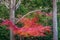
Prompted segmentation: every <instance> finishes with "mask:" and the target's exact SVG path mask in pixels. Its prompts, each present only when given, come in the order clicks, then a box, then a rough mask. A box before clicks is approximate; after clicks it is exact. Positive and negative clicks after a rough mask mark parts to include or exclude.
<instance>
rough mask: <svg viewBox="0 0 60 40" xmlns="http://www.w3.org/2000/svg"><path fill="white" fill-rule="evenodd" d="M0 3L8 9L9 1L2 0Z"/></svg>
mask: <svg viewBox="0 0 60 40" xmlns="http://www.w3.org/2000/svg"><path fill="white" fill-rule="evenodd" d="M1 4H4V5H5V6H6V7H7V8H8V9H9V2H8V0H7V1H4V0H3V1H2V2H1Z"/></svg>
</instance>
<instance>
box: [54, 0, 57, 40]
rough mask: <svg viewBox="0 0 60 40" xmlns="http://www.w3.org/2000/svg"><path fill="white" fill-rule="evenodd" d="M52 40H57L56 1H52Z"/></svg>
mask: <svg viewBox="0 0 60 40" xmlns="http://www.w3.org/2000/svg"><path fill="white" fill-rule="evenodd" d="M53 40H58V29H57V2H56V0H53Z"/></svg>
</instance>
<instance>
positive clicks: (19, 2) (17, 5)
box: [16, 0, 21, 9]
mask: <svg viewBox="0 0 60 40" xmlns="http://www.w3.org/2000/svg"><path fill="white" fill-rule="evenodd" d="M20 4H21V0H19V1H18V2H17V4H16V9H18V7H19V5H20Z"/></svg>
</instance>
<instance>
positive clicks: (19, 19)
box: [17, 10, 41, 23]
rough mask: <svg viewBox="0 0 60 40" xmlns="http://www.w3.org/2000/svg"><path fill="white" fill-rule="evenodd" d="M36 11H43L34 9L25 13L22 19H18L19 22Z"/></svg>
mask: <svg viewBox="0 0 60 40" xmlns="http://www.w3.org/2000/svg"><path fill="white" fill-rule="evenodd" d="M36 11H41V10H34V11H30V12H28V13H27V14H25V15H23V16H22V17H21V18H20V19H18V20H17V23H18V22H19V21H20V20H21V19H23V18H24V17H26V16H27V15H29V14H31V13H33V12H36Z"/></svg>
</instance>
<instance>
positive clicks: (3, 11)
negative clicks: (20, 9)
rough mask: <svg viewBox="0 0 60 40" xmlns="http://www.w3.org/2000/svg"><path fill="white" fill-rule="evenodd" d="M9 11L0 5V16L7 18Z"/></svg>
mask: <svg viewBox="0 0 60 40" xmlns="http://www.w3.org/2000/svg"><path fill="white" fill-rule="evenodd" d="M8 13H9V11H8V9H7V8H6V7H5V6H4V5H0V18H9V14H8Z"/></svg>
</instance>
